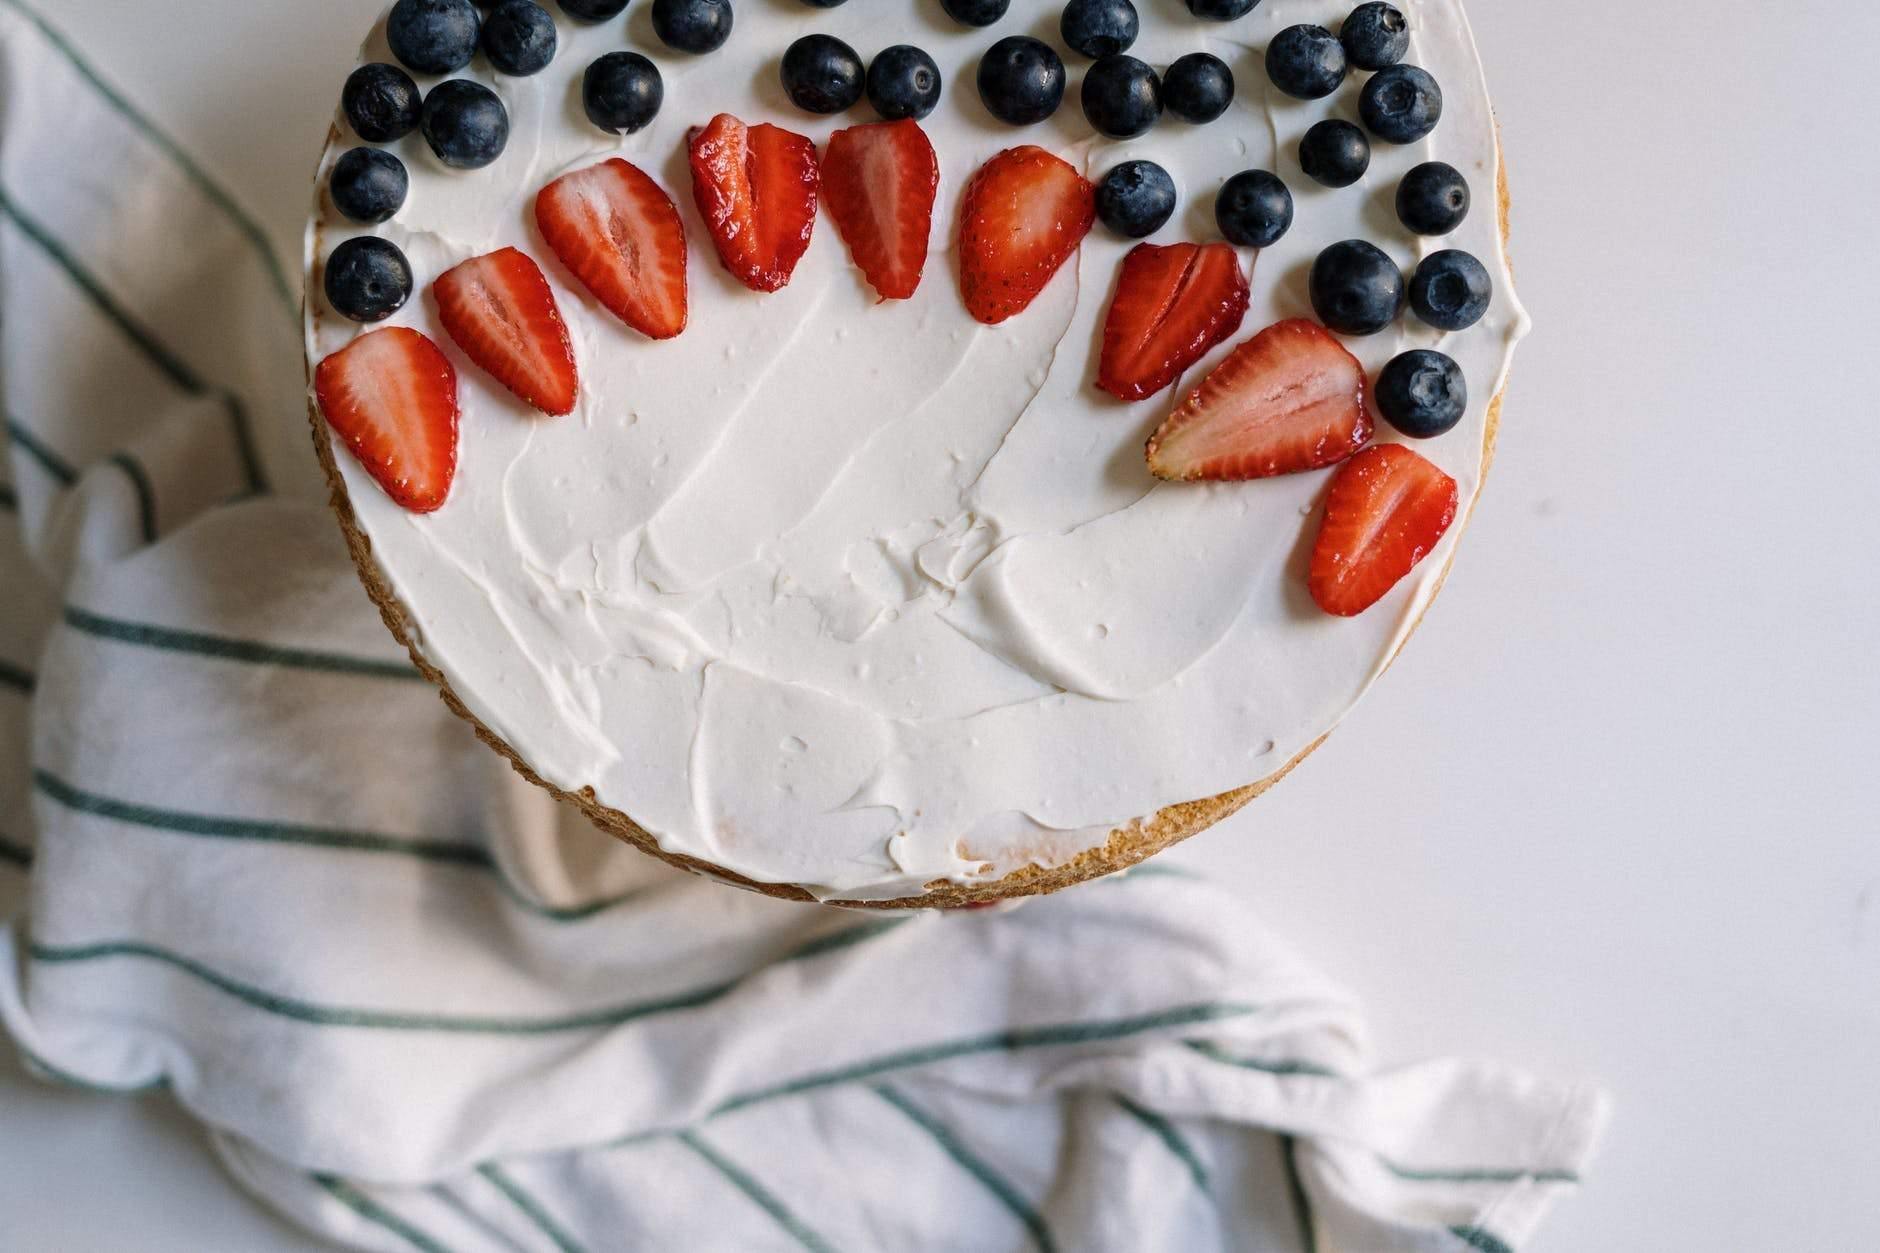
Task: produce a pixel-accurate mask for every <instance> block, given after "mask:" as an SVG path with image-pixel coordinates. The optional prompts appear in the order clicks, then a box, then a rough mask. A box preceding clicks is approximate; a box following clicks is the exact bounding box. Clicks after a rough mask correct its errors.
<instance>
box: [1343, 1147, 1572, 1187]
mask: <svg viewBox="0 0 1880 1253" xmlns="http://www.w3.org/2000/svg"><path fill="white" fill-rule="evenodd" d="M1377 1162H1378V1165H1380V1166H1382V1167H1383V1168H1384V1169H1385V1170H1387V1171H1389V1172H1390V1173H1391V1174H1393V1175H1395V1176H1397V1178H1399V1179H1403V1180H1407V1181H1408V1182H1410V1183H1521V1182H1522V1181H1524V1180H1532V1181H1533V1182H1535V1183H1574V1184H1577V1183H1579V1182H1580V1177H1579V1175H1577V1174H1575V1173H1574V1172H1573V1171H1570V1170H1524V1169H1522V1168H1520V1167H1499V1168H1498V1167H1493V1166H1477V1167H1467V1166H1464V1167H1455V1168H1450V1169H1443V1170H1418V1169H1416V1168H1414V1167H1410V1166H1399V1165H1398V1164H1397V1163H1396V1162H1393V1161H1391V1160H1390V1159H1389V1158H1387V1157H1385V1156H1384V1155H1383V1154H1382V1153H1379V1154H1377Z"/></svg>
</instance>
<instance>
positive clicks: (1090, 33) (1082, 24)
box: [1058, 0, 1142, 57]
mask: <svg viewBox="0 0 1880 1253" xmlns="http://www.w3.org/2000/svg"><path fill="white" fill-rule="evenodd" d="M1141 29H1142V23H1141V21H1140V20H1139V19H1138V18H1137V17H1136V6H1135V5H1133V4H1131V3H1130V2H1129V0H1071V2H1070V3H1069V4H1067V5H1065V6H1064V16H1063V17H1061V18H1059V19H1058V34H1060V35H1062V36H1063V37H1064V43H1065V45H1066V46H1068V47H1069V48H1070V49H1071V50H1072V51H1073V52H1081V53H1083V54H1084V55H1085V56H1087V57H1113V56H1115V55H1116V54H1117V53H1119V52H1122V51H1124V50H1125V49H1127V48H1128V47H1129V45H1131V44H1133V43H1135V42H1136V32H1137V31H1139V30H1141Z"/></svg>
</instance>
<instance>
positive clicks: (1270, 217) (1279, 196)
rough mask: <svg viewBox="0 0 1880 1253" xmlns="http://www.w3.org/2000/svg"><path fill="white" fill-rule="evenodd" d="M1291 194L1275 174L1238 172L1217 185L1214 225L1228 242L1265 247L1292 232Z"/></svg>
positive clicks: (1258, 171) (1243, 245)
mask: <svg viewBox="0 0 1880 1253" xmlns="http://www.w3.org/2000/svg"><path fill="white" fill-rule="evenodd" d="M1292 222H1293V198H1292V192H1291V191H1290V190H1289V189H1288V188H1287V186H1286V184H1285V183H1283V182H1281V181H1280V179H1279V177H1278V176H1277V175H1273V174H1269V173H1267V172H1266V171H1265V170H1242V171H1241V172H1240V173H1238V174H1236V175H1234V177H1232V178H1230V179H1228V180H1227V181H1226V182H1225V183H1223V184H1222V185H1221V191H1220V195H1219V196H1217V197H1216V198H1215V201H1214V224H1215V225H1216V226H1218V227H1220V228H1221V234H1222V235H1223V236H1225V237H1226V238H1227V240H1228V241H1229V242H1230V243H1236V244H1239V245H1241V246H1242V247H1245V248H1266V247H1269V246H1271V245H1273V244H1276V243H1278V242H1279V240H1280V237H1281V236H1283V235H1285V233H1286V232H1287V231H1289V230H1291V229H1292Z"/></svg>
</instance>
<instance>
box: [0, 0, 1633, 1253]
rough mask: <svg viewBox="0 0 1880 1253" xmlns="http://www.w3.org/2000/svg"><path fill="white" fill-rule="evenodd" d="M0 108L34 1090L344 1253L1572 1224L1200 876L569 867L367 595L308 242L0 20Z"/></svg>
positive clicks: (1504, 1088)
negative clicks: (160, 1151) (980, 909)
mask: <svg viewBox="0 0 1880 1253" xmlns="http://www.w3.org/2000/svg"><path fill="white" fill-rule="evenodd" d="M207 89H208V90H215V87H214V85H209V86H208V87H207ZM230 90H232V91H239V90H241V87H239V86H234V87H231V88H230ZM231 107H237V108H238V107H239V102H236V103H235V104H232V105H231ZM0 108H3V109H4V115H3V116H0V326H3V329H0V400H3V401H4V408H5V420H6V430H7V456H6V457H5V481H4V483H3V484H0V589H3V590H4V594H3V595H0V920H4V921H5V924H6V925H5V928H4V930H0V949H4V953H3V954H0V1021H3V1022H4V1025H5V1028H6V1032H7V1033H8V1034H9V1035H10V1036H11V1038H12V1041H13V1043H14V1044H15V1045H16V1046H17V1048H18V1051H19V1054H20V1056H21V1058H22V1059H23V1060H24V1063H25V1064H26V1065H27V1066H28V1067H29V1068H30V1069H31V1070H33V1071H34V1072H36V1073H37V1074H39V1075H41V1076H44V1077H45V1078H47V1079H49V1080H54V1081H58V1082H63V1083H68V1084H76V1085H80V1086H83V1087H87V1088H95V1089H102V1090H107V1091H113V1092H142V1091H146V1090H149V1089H162V1090H163V1091H164V1092H165V1093H166V1094H167V1095H165V1096H164V1097H162V1098H160V1099H169V1100H174V1101H176V1102H178V1103H180V1104H181V1106H182V1107H183V1108H185V1109H186V1110H188V1111H189V1112H190V1114H192V1115H193V1116H194V1117H196V1118H198V1119H200V1120H201V1121H202V1122H203V1123H204V1124H205V1125H206V1126H207V1127H208V1128H209V1130H210V1133H211V1137H212V1141H213V1143H214V1145H215V1147H216V1151H217V1152H218V1153H219V1155H220V1157H221V1159H222V1161H223V1162H224V1164H225V1165H226V1166H227V1168H228V1170H229V1172H230V1174H231V1175H232V1176H233V1177H234V1178H235V1179H236V1180H238V1181H239V1182H240V1183H241V1184H242V1185H243V1186H245V1187H247V1188H249V1189H251V1190H252V1191H254V1192H255V1193H256V1194H257V1195H259V1196H261V1197H262V1198H264V1199H265V1200H266V1201H268V1202H269V1203H270V1204H272V1205H274V1206H275V1207H277V1208H278V1209H279V1210H281V1211H282V1212H284V1213H286V1214H288V1215H289V1216H291V1217H292V1218H294V1219H295V1220H297V1221H298V1222H300V1223H302V1224H304V1225H305V1226H306V1227H307V1228H308V1229H310V1230H312V1231H314V1232H317V1233H320V1234H322V1235H324V1236H326V1237H328V1238H330V1239H332V1240H335V1241H337V1242H340V1243H342V1244H346V1245H350V1246H353V1247H358V1248H364V1249H381V1250H391V1251H405V1250H411V1249H418V1250H485V1249H488V1250H499V1249H501V1250H515V1249H524V1250H559V1251H561V1253H567V1251H569V1250H575V1249H593V1250H603V1249H649V1250H665V1249H674V1250H688V1251H691V1250H707V1251H710V1250H755V1249H772V1248H777V1249H790V1248H797V1247H802V1248H808V1249H814V1250H823V1249H844V1250H855V1249H861V1250H926V1249H963V1250H975V1251H978V1250H994V1249H1022V1248H1035V1249H1039V1250H1053V1249H1060V1250H1112V1249H1114V1250H1163V1249H1170V1250H1173V1249H1181V1250H1202V1249H1272V1250H1282V1251H1290V1250H1322V1251H1327V1253H1330V1251H1334V1250H1338V1251H1364V1253H1373V1251H1383V1250H1399V1249H1401V1250H1428V1251H1430V1253H1449V1251H1455V1250H1466V1249H1480V1250H1501V1249H1507V1248H1513V1247H1517V1246H1518V1245H1519V1244H1520V1243H1521V1242H1522V1241H1523V1240H1525V1239H1526V1238H1527V1237H1528V1236H1529V1235H1530V1234H1531V1233H1532V1232H1533V1231H1534V1230H1535V1228H1536V1226H1537V1225H1538V1223H1539V1222H1540V1221H1541V1218H1542V1216H1543V1214H1544V1213H1545V1211H1546V1210H1547V1209H1548V1207H1549V1206H1550V1205H1551V1204H1552V1203H1553V1202H1554V1201H1555V1200H1556V1199H1558V1198H1560V1197H1561V1196H1563V1195H1565V1194H1566V1193H1567V1192H1569V1191H1571V1190H1572V1189H1573V1188H1574V1187H1575V1186H1576V1185H1577V1183H1578V1182H1579V1172H1580V1171H1581V1169H1582V1168H1583V1166H1584V1164H1585V1162H1586V1160H1587V1158H1588V1156H1589V1155H1590V1153H1591V1151H1592V1148H1593V1144H1594V1141H1595V1139H1596V1138H1597V1135H1598V1132H1599V1129H1600V1126H1601V1124H1602V1122H1603V1116H1604V1102H1603V1099H1602V1098H1601V1096H1600V1095H1599V1094H1598V1093H1597V1092H1596V1091H1594V1090H1591V1089H1589V1088H1586V1087H1583V1086H1570V1085H1559V1084H1554V1083H1550V1082H1546V1081H1543V1080H1540V1079H1535V1078H1532V1077H1529V1076H1526V1075H1523V1074H1521V1073H1518V1072H1516V1071H1514V1070H1511V1069H1508V1068H1506V1067H1502V1066H1497V1065H1490V1064H1463V1063H1454V1062H1442V1063H1434V1064H1428V1065H1423V1066H1418V1067H1414V1068H1412V1069H1409V1070H1404V1071H1398V1072H1394V1073H1377V1072H1376V1071H1375V1069H1374V1068H1373V1067H1372V1066H1371V1065H1370V1063H1369V1062H1368V1061H1367V1053H1366V1050H1365V1047H1364V1044H1363V1042H1362V1039H1361V1036H1360V1030H1359V1022H1358V1017H1357V1014H1356V1012H1355V1010H1354V1008H1353V1006H1352V1005H1351V1004H1350V1002H1349V1001H1348V1000H1347V999H1346V998H1345V997H1344V996H1343V995H1341V994H1340V993H1339V992H1338V991H1337V990H1336V989H1335V988H1333V987H1332V986H1331V985H1329V984H1328V983H1327V982H1326V981H1325V980H1324V979H1323V978H1322V977H1321V976H1319V975H1318V974H1316V973H1315V972H1314V971H1313V970H1311V969H1310V968H1309V967H1307V966H1305V965H1303V964H1302V963H1301V962H1300V961H1299V960H1298V959H1297V958H1295V957H1294V956H1293V955H1292V954H1290V953H1289V952H1288V951H1287V949H1286V948H1285V947H1284V946H1283V945H1282V944H1280V943H1279V942H1278V941H1277V940H1276V939H1275V938H1274V937H1272V936H1271V935H1269V934H1267V933H1266V932H1265V931H1263V930H1262V929H1261V928H1260V927H1259V925H1258V924H1257V923H1256V922H1254V921H1253V920H1252V919H1250V918H1249V917H1248V916H1247V914H1246V911H1245V909H1244V908H1243V907H1242V906H1241V905H1240V904H1239V903H1238V902H1237V901H1235V900H1234V899H1233V898H1232V897H1230V896H1229V895H1227V894H1225V893H1223V892H1222V891H1220V890H1218V889H1217V888H1215V887H1213V886H1210V885H1209V884H1208V883H1206V882H1203V881H1199V880H1197V879H1195V878H1193V877H1191V876H1189V875H1187V874H1184V873H1180V872H1177V871H1174V870H1166V869H1165V870H1160V871H1155V870H1145V871H1142V872H1139V873H1136V874H1133V875H1130V876H1128V877H1126V878H1122V879H1120V880H1116V881H1111V882H1105V883H1099V884H1093V885H1089V886H1086V887H1082V888H1078V889H1075V890H1073V891H1070V892H1067V893H1064V894H1061V895H1060V896H1057V897H1054V898H1051V899H1049V900H1046V901H1043V902H1040V903H1037V904H1034V905H1031V906H1028V907H1026V908H1023V909H1019V910H1015V911H1011V912H991V913H975V914H969V915H961V916H941V915H922V916H914V917H895V918H871V917H866V916H862V915H857V914H850V913H843V912H839V911H834V910H829V909H823V908H817V907H811V906H802V905H793V904H788V903H782V902H777V901H772V900H767V899H762V898H759V897H755V896H750V895H746V894H743V893H740V892H736V891H732V890H729V889H726V888H722V887H719V886H716V885H713V884H710V883H707V882H704V881H701V880H697V879H693V878H689V877H686V876H683V875H679V874H677V873H675V872H672V871H669V870H667V869H666V868H664V867H663V866H660V865H658V864H656V863H653V862H651V861H650V860H649V859H645V858H642V857H640V856H639V855H638V854H636V853H633V852H631V851H630V850H627V849H624V848H622V847H620V846H617V845H615V844H613V843H612V842H610V841H609V840H608V839H606V838H605V837H603V836H601V835H599V834H597V833H595V832H594V831H593V830H591V829H588V828H585V827H584V826H583V825H582V823H581V821H580V820H579V818H578V817H574V816H571V815H570V814H569V813H567V812H565V811H563V810H561V809H559V808H558V807H557V806H556V805H555V804H554V803H553V802H552V801H551V800H550V799H549V798H548V797H546V796H545V795H544V794H542V793H540V792H538V791H536V790H534V789H532V788H530V787H529V786H527V785H526V784H524V783H523V782H522V781H521V780H519V779H518V778H517V777H516V776H515V775H514V774H512V773H511V772H510V770H509V769H508V768H507V766H505V765H504V764H503V763H502V762H501V761H500V760H499V759H498V758H497V757H496V756H495V755H494V754H492V753H490V752H488V751H487V750H485V749H484V748H482V747H481V746H480V745H479V744H477V742H476V741H475V740H474V738H473V737H472V736H471V734H470V733H469V731H468V730H467V728H465V727H464V726H463V725H462V724H460V723H459V722H457V721H456V720H455V719H454V718H452V717H451V716H450V714H449V713H448V712H447V711H446V710H445V709H444V707H443V706H442V704H441V703H440V702H439V701H438V699H437V697H436V696H435V694H434V693H433V692H432V691H431V689H430V688H429V687H428V686H427V685H426V684H425V683H424V682H423V681H421V680H420V679H419V677H418V676H417V675H416V674H415V673H414V672H413V671H412V669H411V668H410V666H409V664H408V663H407V661H406V660H405V659H404V658H403V657H402V656H401V654H400V652H399V650H398V648H397V647H396V646H395V645H394V643H393V642H392V640H391V639H390V638H389V637H388V636H387V635H386V633H385V631H384V630H383V629H382V628H381V626H380V625H379V623H378V621H377V618H376V616H375V614H374V612H373V611H372V609H371V607H370V606H369V605H368V603H367V601H366V599H365V597H364V595H363V593H362V592H361V591H360V589H359V587H358V585H357V583H356V581H355V579H354V577H353V575H352V572H351V569H350V567H349V565H348V563H347V560H346V557H345V555H344V553H343V551H342V549H341V546H340V543H339V540H338V535H337V531H336V528H335V526H334V525H333V522H332V520H331V519H330V518H329V517H328V516H326V513H325V510H324V507H323V505H322V503H321V501H320V499H319V496H318V491H317V487H316V476H315V475H314V474H313V473H312V472H311V468H310V466H309V461H310V458H309V456H308V454H307V451H306V437H305V429H304V413H303V408H302V403H303V402H302V395H303V384H302V382H301V363H300V359H299V356H300V348H299V338H298V334H297V331H296V315H295V305H296V303H297V294H296V291H295V285H294V283H293V282H291V281H290V280H289V279H288V278H287V277H286V275H287V273H288V272H289V270H288V268H287V267H284V266H283V264H282V263H281V261H280V257H281V256H283V255H287V253H288V250H287V249H286V248H284V247H282V241H284V240H286V239H287V238H289V229H290V228H294V227H296V226H297V224H296V223H280V224H278V225H279V226H280V227H281V228H282V229H281V230H279V231H278V232H271V231H270V230H268V229H266V228H264V227H262V226H260V225H258V224H257V223H256V222H255V221H254V220H252V219H251V218H250V217H249V216H248V215H246V214H245V213H244V212H243V210H242V209H241V207H240V201H239V199H238V198H237V197H236V196H235V195H234V194H232V193H231V192H229V191H227V190H226V189H224V188H223V187H222V186H221V185H220V184H219V183H218V182H217V181H215V180H214V179H213V178H211V177H210V176H209V175H208V174H207V173H206V172H205V170H204V168H203V167H202V166H201V165H200V164H198V163H197V162H196V161H194V160H192V159H191V157H190V156H189V155H187V149H186V147H185V146H183V145H179V143H177V142H176V141H174V140H173V139H171V138H170V137H168V136H167V135H166V133H165V131H164V130H163V129H162V128H161V126H160V125H159V124H157V123H155V122H153V121H151V120H150V119H148V118H147V117H145V116H144V115H143V114H141V113H140V112H139V111H138V110H137V109H136V108H135V107H133V106H132V105H131V104H130V103H129V102H128V101H126V100H125V99H124V97H123V96H122V95H121V94H120V93H119V92H117V91H115V90H114V89H113V88H112V87H111V85H110V82H109V79H108V77H107V76H106V75H104V74H103V73H101V72H100V71H99V70H97V69H96V68H94V67H93V66H91V65H90V64H89V63H88V62H87V61H86V59H85V58H84V57H83V56H82V54H81V53H80V52H79V51H77V50H76V49H74V48H73V47H72V46H71V45H70V43H69V42H68V41H67V40H65V39H63V38H61V36H60V35H59V34H58V33H57V31H56V30H54V29H53V28H51V27H50V26H48V25H47V24H46V23H45V22H44V21H43V20H42V19H41V18H40V17H38V16H36V15H35V13H34V12H33V11H32V10H30V9H28V8H27V7H25V6H24V5H23V4H21V3H20V2H19V0H0ZM322 111H323V108H322V102H319V101H308V102H307V106H306V114H307V116H308V117H309V118H316V117H318V116H320V115H321V113H322ZM318 139H319V136H318V134H317V133H314V129H313V128H310V130H309V133H308V135H307V136H306V140H307V145H308V150H309V151H310V152H311V151H312V150H313V148H314V147H315V146H317V141H318ZM74 151H83V152H85V153H86V154H88V159H87V160H86V161H85V162H84V163H82V164H81V163H78V162H75V161H73V160H71V159H69V154H70V153H72V152H74ZM98 170H108V171H110V172H111V176H110V178H109V180H108V181H105V180H101V179H100V178H98V177H97V176H96V174H95V172H96V171H98ZM178 223H187V224H189V229H188V230H187V232H179V231H178V228H177V224H178Z"/></svg>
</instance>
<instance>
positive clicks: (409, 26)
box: [385, 0, 482, 74]
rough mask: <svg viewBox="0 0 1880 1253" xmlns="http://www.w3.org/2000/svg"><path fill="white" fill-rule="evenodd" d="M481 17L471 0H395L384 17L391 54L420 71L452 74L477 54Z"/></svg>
mask: <svg viewBox="0 0 1880 1253" xmlns="http://www.w3.org/2000/svg"><path fill="white" fill-rule="evenodd" d="M480 25H482V20H481V19H480V18H479V17H478V16H477V6H476V5H474V4H472V3H470V0H398V3H397V4H395V5H393V6H392V12H391V15H390V16H389V17H387V18H386V19H385V39H386V42H387V43H389V44H391V45H392V55H393V56H395V57H397V58H398V59H399V60H400V61H402V62H404V64H406V65H407V66H409V67H411V68H412V69H413V70H415V71H417V72H418V73H420V74H454V73H456V72H457V71H458V70H461V69H462V68H463V67H464V66H466V65H468V64H470V58H471V57H473V56H475V55H476V54H477V28H478V27H479V26H480Z"/></svg>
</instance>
